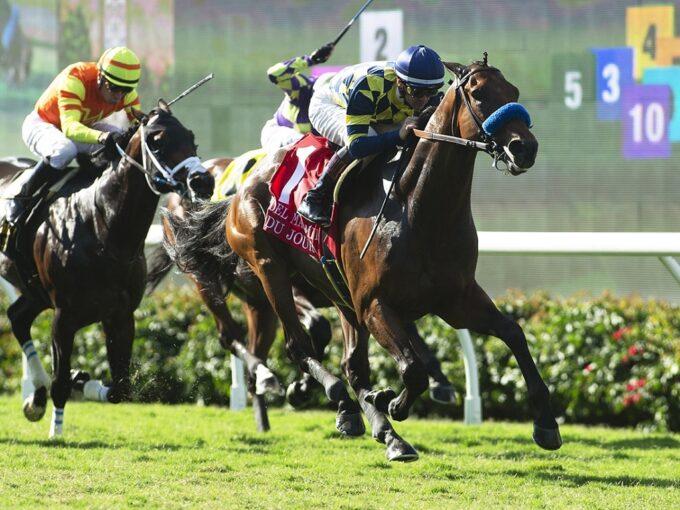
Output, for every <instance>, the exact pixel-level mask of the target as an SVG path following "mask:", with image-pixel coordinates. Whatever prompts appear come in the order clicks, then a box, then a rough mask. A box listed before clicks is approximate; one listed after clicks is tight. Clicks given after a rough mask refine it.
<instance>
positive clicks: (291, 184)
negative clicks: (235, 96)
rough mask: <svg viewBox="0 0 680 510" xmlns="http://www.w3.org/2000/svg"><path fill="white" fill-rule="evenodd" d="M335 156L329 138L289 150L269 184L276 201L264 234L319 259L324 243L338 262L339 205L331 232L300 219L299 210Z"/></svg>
mask: <svg viewBox="0 0 680 510" xmlns="http://www.w3.org/2000/svg"><path fill="white" fill-rule="evenodd" d="M332 155H333V149H331V148H330V147H329V146H328V142H327V140H326V139H325V138H323V137H320V136H315V135H312V134H307V135H305V136H304V137H302V138H301V139H300V140H299V141H298V142H297V143H296V144H295V145H293V146H292V147H291V148H290V149H289V150H288V152H287V153H286V155H285V156H284V158H283V161H281V165H280V166H279V168H278V169H277V170H276V172H275V173H274V176H273V177H272V180H271V182H270V183H269V190H270V191H271V194H272V199H271V202H270V204H269V208H268V209H267V212H266V215H265V222H264V231H265V232H268V233H269V234H271V235H273V236H274V237H276V238H277V239H280V240H281V241H283V242H285V243H288V244H290V245H291V246H293V247H295V248H297V249H298V250H300V251H302V252H304V253H307V254H309V255H311V256H313V257H315V258H317V259H321V257H322V256H323V254H324V249H323V245H324V243H325V244H326V246H327V247H328V249H329V250H330V252H331V254H332V255H333V257H334V258H336V259H337V246H338V243H337V238H338V235H337V232H338V227H337V223H336V221H335V204H334V205H333V213H332V215H331V226H330V227H329V229H328V231H327V232H324V231H323V230H322V228H321V227H320V226H319V225H315V224H314V223H311V222H309V221H307V220H306V219H304V218H303V217H302V216H300V215H299V214H298V213H297V208H298V205H299V204H300V202H301V201H302V199H303V198H304V196H305V194H306V193H307V191H308V190H309V189H311V188H313V187H314V185H315V184H316V181H318V180H319V177H320V176H321V173H322V172H323V169H324V167H325V166H326V163H327V162H328V160H329V159H330V158H331V156H332Z"/></svg>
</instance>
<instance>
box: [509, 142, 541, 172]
mask: <svg viewBox="0 0 680 510" xmlns="http://www.w3.org/2000/svg"><path fill="white" fill-rule="evenodd" d="M503 151H504V152H505V155H506V158H505V164H506V165H507V167H508V172H510V173H511V174H512V175H521V174H523V173H526V171H527V170H529V168H531V167H532V166H533V165H534V161H531V162H530V164H528V165H526V166H520V165H519V164H518V163H517V162H516V160H515V155H514V154H513V153H512V152H511V151H510V148H509V147H508V146H507V145H506V146H504V147H503Z"/></svg>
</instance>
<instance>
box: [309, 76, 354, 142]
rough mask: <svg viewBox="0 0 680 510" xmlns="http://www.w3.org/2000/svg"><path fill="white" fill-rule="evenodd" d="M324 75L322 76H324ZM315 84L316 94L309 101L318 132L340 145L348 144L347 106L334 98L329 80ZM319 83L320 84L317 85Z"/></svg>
mask: <svg viewBox="0 0 680 510" xmlns="http://www.w3.org/2000/svg"><path fill="white" fill-rule="evenodd" d="M323 76H324V75H322V76H321V77H320V78H319V80H321V78H323ZM319 80H317V82H316V83H315V84H314V94H313V95H312V99H311V101H310V102H309V121H310V122H311V123H312V126H314V129H316V130H317V131H318V133H319V134H320V135H321V136H323V137H324V138H326V139H328V140H329V141H331V142H333V143H334V144H336V145H339V146H340V147H344V146H346V145H347V124H346V121H345V117H346V111H345V108H343V107H342V106H339V105H338V104H337V103H336V102H335V101H334V100H333V95H332V93H331V88H330V87H329V86H328V82H326V83H319ZM317 85H319V86H318V87H317Z"/></svg>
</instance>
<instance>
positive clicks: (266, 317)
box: [148, 197, 455, 431]
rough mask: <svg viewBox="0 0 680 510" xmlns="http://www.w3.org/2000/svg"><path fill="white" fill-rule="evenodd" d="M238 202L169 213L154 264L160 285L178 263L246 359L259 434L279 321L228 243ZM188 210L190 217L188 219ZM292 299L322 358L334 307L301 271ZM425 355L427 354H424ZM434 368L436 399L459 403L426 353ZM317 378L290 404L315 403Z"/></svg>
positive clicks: (272, 385) (271, 386)
mask: <svg viewBox="0 0 680 510" xmlns="http://www.w3.org/2000/svg"><path fill="white" fill-rule="evenodd" d="M230 200H231V197H227V199H226V200H223V201H219V202H215V203H210V204H207V205H199V206H198V207H192V208H191V209H190V210H189V211H185V210H184V207H183V206H182V205H181V203H180V205H179V206H178V207H179V208H180V209H179V212H178V210H177V208H173V209H170V208H167V209H165V210H164V211H163V220H162V221H163V230H164V250H163V251H164V253H159V252H158V250H156V251H155V252H154V259H153V260H152V261H151V265H152V266H154V267H155V268H156V269H155V270H154V271H153V275H154V281H150V282H149V283H148V286H149V287H152V286H153V285H155V284H156V283H157V279H158V277H159V276H161V275H162V274H163V273H164V272H165V271H167V270H168V269H169V267H171V264H172V263H175V264H176V265H177V267H178V268H179V269H180V270H181V271H182V272H183V273H185V274H187V275H188V276H189V278H190V279H191V280H192V281H193V282H194V284H195V285H196V288H197V290H198V292H199V295H200V297H201V299H202V300H203V302H204V303H205V304H206V306H207V307H208V309H209V310H210V311H211V312H212V314H213V317H214V319H215V322H216V325H217V329H218V333H219V335H220V343H221V344H222V346H223V347H224V348H225V349H228V350H230V351H231V352H232V353H233V354H235V355H237V356H238V357H240V358H242V359H243V360H244V361H245V362H246V367H247V368H248V375H249V380H250V381H249V390H250V391H251V393H252V394H253V396H254V398H253V407H254V411H255V418H256V423H257V426H258V430H261V431H263V430H268V428H269V427H268V420H267V416H266V408H265V405H264V400H263V397H262V395H263V393H264V391H275V389H276V386H278V383H277V382H275V379H274V381H272V380H271V379H272V378H273V377H274V376H273V374H271V372H270V371H269V369H267V368H266V365H265V364H264V362H263V361H262V360H266V359H267V356H268V354H269V351H270V349H271V347H272V344H273V342H274V339H275V334H276V327H277V324H278V319H277V316H276V314H275V312H274V310H273V308H272V307H271V304H270V303H269V300H268V299H267V296H266V294H265V293H264V290H263V288H262V285H261V283H260V281H259V280H258V279H257V277H256V276H255V274H254V273H253V271H252V270H251V269H250V267H249V266H248V265H247V264H246V263H245V261H244V260H243V259H241V258H240V257H238V256H237V255H236V254H234V253H233V252H232V251H231V250H230V248H229V246H228V244H227V243H226V232H225V221H226V216H227V212H228V210H229V203H230ZM185 212H186V213H187V214H185ZM292 284H293V288H292V291H293V301H294V304H295V310H296V313H297V315H298V318H299V320H300V321H301V322H302V323H303V324H304V326H305V328H306V330H307V331H308V333H309V335H310V337H311V341H312V344H313V346H314V350H315V352H316V353H317V355H318V356H319V357H322V356H323V353H324V351H325V349H326V346H327V345H328V343H329V342H330V340H331V327H330V323H329V322H328V320H327V319H326V318H325V317H324V316H323V315H321V313H320V312H319V310H318V308H325V307H329V306H331V305H332V302H331V301H330V300H329V299H328V298H327V297H326V296H325V295H324V294H323V293H321V292H320V291H319V290H317V289H316V288H314V287H313V286H312V285H310V284H309V283H308V282H307V281H306V280H305V279H304V278H303V277H302V275H300V274H297V275H294V276H293V279H292ZM228 293H233V294H234V295H236V296H237V297H238V298H239V299H240V300H241V303H242V308H243V312H244V315H245V317H246V321H247V338H248V341H247V349H244V346H243V345H242V343H241V338H243V329H242V328H241V327H240V326H239V324H238V323H237V322H236V321H235V320H234V318H233V317H232V316H231V313H230V312H229V309H228V307H227V306H226V303H225V298H226V295H227V294H228ZM409 327H410V328H411V329H412V331H413V337H414V339H417V341H418V345H422V350H423V352H424V353H425V351H427V347H426V345H425V342H424V340H422V338H421V337H420V335H419V334H418V331H417V330H416V328H415V325H410V326H409ZM424 357H426V355H425V354H424ZM427 359H428V361H429V362H428V363H427V368H428V372H429V374H430V376H431V377H432V384H431V386H430V392H431V397H432V398H433V399H434V400H436V401H438V402H440V403H444V404H451V403H452V402H454V401H455V391H454V390H453V387H452V386H451V384H450V383H449V381H448V379H446V376H445V375H444V374H443V372H442V371H441V366H440V364H439V361H438V360H437V359H436V357H435V356H433V355H429V356H427ZM315 383H316V381H315V380H314V379H313V378H312V377H311V376H310V375H309V374H307V373H304V375H303V377H302V379H301V380H297V381H294V382H292V383H291V384H290V385H289V386H288V389H287V391H286V397H287V399H288V402H289V403H290V404H291V405H292V406H293V407H299V406H300V405H302V403H303V402H304V401H306V400H308V399H309V397H310V396H311V395H310V392H311V389H312V387H313V386H312V385H313V384H315Z"/></svg>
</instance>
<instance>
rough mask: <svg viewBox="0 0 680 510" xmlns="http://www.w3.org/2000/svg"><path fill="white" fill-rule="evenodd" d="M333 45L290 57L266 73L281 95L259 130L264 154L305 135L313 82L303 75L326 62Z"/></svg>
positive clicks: (308, 127) (307, 127)
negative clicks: (277, 105)
mask: <svg viewBox="0 0 680 510" xmlns="http://www.w3.org/2000/svg"><path fill="white" fill-rule="evenodd" d="M332 52H333V45H332V44H326V45H325V46H322V47H321V48H319V49H318V50H316V51H314V52H313V53H312V54H311V55H303V56H301V57H294V58H291V59H290V60H286V61H285V62H279V63H278V64H274V65H273V66H271V67H270V68H269V69H267V76H268V77H269V80H270V81H271V82H272V83H273V84H274V85H276V86H277V87H279V88H280V89H281V90H283V92H284V93H285V97H284V98H283V101H281V104H280V105H279V107H278V109H277V110H276V113H275V114H274V117H273V118H271V119H269V120H268V121H267V123H266V124H265V125H264V127H263V128H262V132H261V134H260V143H261V144H262V147H263V148H264V149H266V150H268V151H271V150H276V149H278V148H280V147H283V146H285V145H289V144H291V143H293V142H296V141H297V140H299V139H300V138H302V135H304V134H305V133H309V132H310V131H311V129H312V125H311V124H310V122H309V101H310V99H311V98H312V93H313V89H314V83H315V81H316V79H315V78H313V77H311V76H308V75H307V74H306V73H307V71H308V70H309V67H310V66H313V65H315V64H321V63H323V62H326V60H328V59H329V58H330V56H331V53H332Z"/></svg>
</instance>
